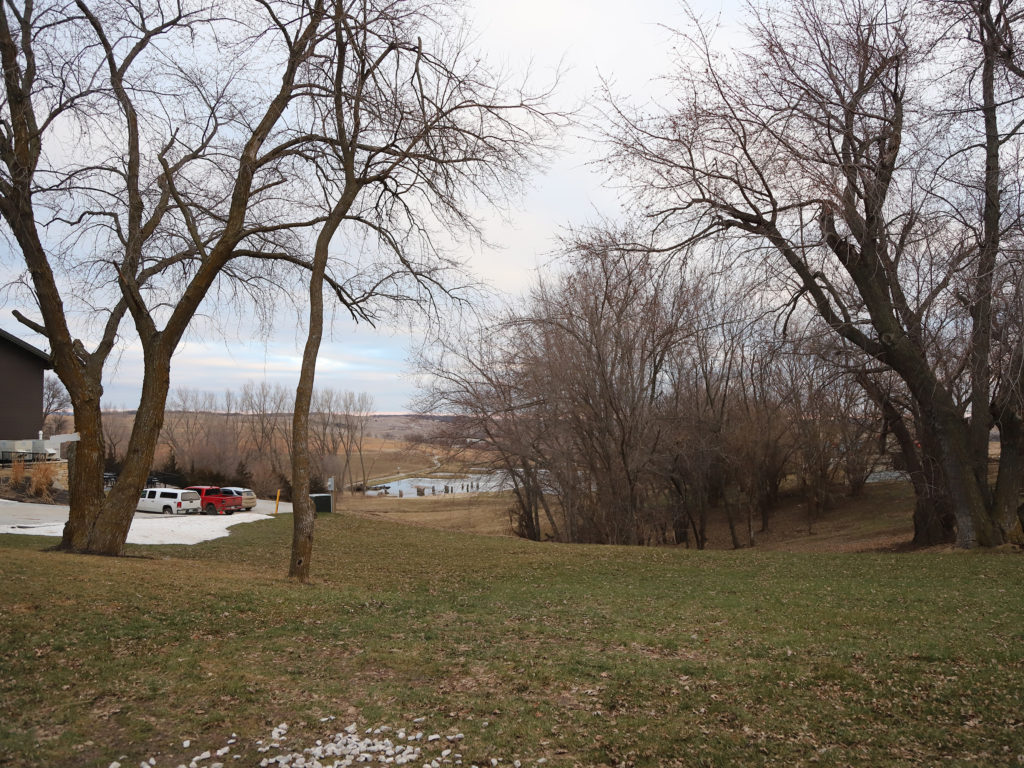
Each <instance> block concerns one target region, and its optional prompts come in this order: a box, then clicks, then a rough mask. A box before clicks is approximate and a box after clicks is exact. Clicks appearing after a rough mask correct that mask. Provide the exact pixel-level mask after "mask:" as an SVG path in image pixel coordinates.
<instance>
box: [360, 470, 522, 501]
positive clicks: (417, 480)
mask: <svg viewBox="0 0 1024 768" xmlns="http://www.w3.org/2000/svg"><path fill="white" fill-rule="evenodd" d="M383 485H386V486H388V490H387V491H386V494H387V495H388V496H397V495H398V492H399V491H401V492H402V496H403V497H409V496H411V497H413V498H416V495H417V494H416V488H417V487H420V488H423V489H424V490H423V495H424V496H440V495H442V494H444V492H445V490H444V489H445V486H447V487H448V492H449V493H481V492H486V491H500V490H501V489H502V488H504V478H503V476H502V474H501V473H500V472H474V473H471V474H467V475H462V476H453V475H435V476H433V477H403V478H402V479H401V480H392V481H390V482H387V483H383ZM383 494H385V491H367V492H366V495H367V496H381V495H383Z"/></svg>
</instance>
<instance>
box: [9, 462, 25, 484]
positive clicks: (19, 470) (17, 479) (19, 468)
mask: <svg viewBox="0 0 1024 768" xmlns="http://www.w3.org/2000/svg"><path fill="white" fill-rule="evenodd" d="M24 482H25V460H24V459H22V458H15V459H13V460H12V461H11V485H21V484H22V483H24Z"/></svg>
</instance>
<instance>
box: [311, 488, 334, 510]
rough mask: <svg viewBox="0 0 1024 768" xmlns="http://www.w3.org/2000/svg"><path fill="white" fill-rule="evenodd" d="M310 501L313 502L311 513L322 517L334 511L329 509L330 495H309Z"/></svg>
mask: <svg viewBox="0 0 1024 768" xmlns="http://www.w3.org/2000/svg"><path fill="white" fill-rule="evenodd" d="M309 498H310V500H311V501H312V502H313V511H314V512H315V513H316V514H318V515H324V514H327V513H329V512H333V511H334V510H333V509H332V508H331V494H329V493H311V494H309Z"/></svg>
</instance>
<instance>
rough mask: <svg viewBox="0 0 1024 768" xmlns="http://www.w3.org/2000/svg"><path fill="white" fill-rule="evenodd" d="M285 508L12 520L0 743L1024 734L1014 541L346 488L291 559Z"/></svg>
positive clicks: (797, 739) (106, 749)
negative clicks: (784, 540)
mask: <svg viewBox="0 0 1024 768" xmlns="http://www.w3.org/2000/svg"><path fill="white" fill-rule="evenodd" d="M290 524H291V519H290V517H287V516H282V517H280V518H277V519H271V520H267V521H266V522H260V523H253V524H249V525H243V526H239V527H237V528H235V529H234V532H233V534H232V535H231V536H230V537H228V538H225V539H219V540H216V541H212V542H208V543H206V544H202V545H199V546H194V547H131V548H130V550H131V554H132V555H136V557H129V558H122V559H109V558H96V557H78V556H69V555H59V554H52V553H45V552H41V551H40V549H41V548H42V547H43V546H45V545H47V544H50V543H52V540H46V539H40V538H32V537H26V536H0V578H2V581H3V595H2V597H0V648H2V654H3V656H2V659H3V661H2V667H0V764H2V765H5V766H12V767H13V766H44V765H45V766H61V765H69V766H70V765H74V766H89V765H95V766H103V768H106V766H108V765H109V764H110V762H111V761H113V760H116V759H119V758H121V757H122V756H124V757H125V759H123V760H121V762H122V764H123V765H124V766H126V768H127V767H128V766H131V767H132V768H134V766H137V765H139V762H140V761H142V760H145V759H148V758H149V757H155V759H156V765H157V766H176V765H178V764H180V763H184V764H186V765H187V764H188V763H189V761H190V760H191V759H192V758H193V757H194V756H196V755H197V754H199V753H200V752H202V751H203V750H207V749H216V748H217V747H219V746H221V745H223V744H225V743H226V740H227V739H228V738H230V737H231V734H233V733H234V734H237V739H238V741H237V743H236V744H234V745H233V746H232V754H240V755H241V757H240V759H238V760H232V759H231V758H232V755H231V754H229V755H228V756H227V757H226V758H216V757H214V758H212V759H213V760H225V766H226V767H227V766H231V765H243V766H250V765H259V763H260V760H262V759H264V758H266V757H268V756H272V755H273V754H275V753H276V751H275V752H268V753H261V752H258V751H257V750H258V745H257V740H261V739H262V740H264V741H266V740H267V739H268V738H269V733H270V729H271V728H272V727H273V726H275V725H277V724H278V723H281V722H287V723H288V724H289V726H290V730H289V733H288V742H287V743H288V744H290V745H292V748H301V746H310V745H312V744H313V743H314V742H315V740H316V739H322V738H327V737H329V736H330V734H332V733H334V732H335V731H337V730H340V729H341V727H343V726H344V725H347V724H348V723H349V722H356V723H358V724H359V726H360V729H361V730H362V729H364V728H367V727H372V726H379V725H388V726H391V727H393V728H395V729H398V728H401V727H406V728H410V729H417V730H422V731H424V732H426V733H438V734H441V735H448V734H455V733H456V732H459V733H463V734H464V735H465V738H464V740H463V741H461V742H459V743H458V751H459V754H461V755H462V756H463V758H462V759H463V764H464V765H466V766H469V765H471V764H477V765H480V766H484V765H485V764H486V765H487V766H490V765H491V763H490V758H492V757H493V758H498V759H500V760H501V763H500V765H502V766H509V765H511V764H512V761H513V760H517V759H518V760H520V761H521V762H522V764H523V765H524V766H525V765H534V764H536V761H538V760H539V759H541V758H544V759H546V764H547V765H556V766H558V765H583V766H590V765H638V766H639V765H644V766H672V765H679V766H705V765H706V766H726V765H745V766H746V765H751V766H756V765H779V766H797V765H811V764H815V765H825V766H829V765H835V766H840V765H863V766H874V765H896V766H899V765H907V766H909V765H934V764H937V763H939V762H942V764H943V765H968V764H976V765H985V766H991V765H1019V764H1020V763H1021V762H1024V712H1022V706H1021V705H1022V702H1024V559H1022V558H1021V556H1020V555H1017V554H1013V553H1008V552H999V553H987V554H979V553H948V552H947V553H927V554H925V553H918V554H843V553H834V554H821V553H817V554H816V553H785V552H772V551H756V550H754V551H749V550H748V551H741V552H735V553H734V552H702V553H701V552H695V551H687V550H682V549H648V550H640V549H625V548H613V547H582V546H555V545H551V544H544V545H541V544H532V543H529V542H522V541H517V540H514V539H510V538H500V537H487V536H474V535H469V534H463V533H453V532H446V531H439V530H434V529H430V528H424V527H418V526H411V525H402V524H398V523H393V522H390V521H388V520H384V519H371V518H367V517H365V516H356V515H351V514H339V515H335V516H325V517H321V518H320V519H319V520H318V523H317V543H316V550H315V555H314V572H315V574H316V580H315V583H314V584H312V585H309V586H305V587H300V586H297V585H294V584H291V583H289V582H288V581H287V579H286V578H284V573H285V572H286V568H287V559H288V546H289V542H290V536H291V530H290ZM328 716H336V717H337V721H335V722H327V723H325V722H321V718H324V717H328ZM418 718H425V720H423V721H421V722H420V723H414V721H415V720H416V719H418ZM185 739H188V740H190V741H191V745H190V747H189V748H184V747H183V746H182V742H183V740H185ZM447 746H450V745H448V743H447V742H446V741H445V740H444V739H442V740H441V741H440V742H435V743H433V744H429V745H428V744H426V743H424V744H423V750H424V756H425V757H426V759H425V760H424V761H423V762H427V763H429V761H430V759H431V758H438V759H440V755H441V750H442V749H443V748H445V747H447ZM445 759H446V760H447V761H449V762H453V761H454V756H453V755H449V756H448V757H447V758H445ZM210 763H211V760H207V761H205V762H200V765H209V764H210Z"/></svg>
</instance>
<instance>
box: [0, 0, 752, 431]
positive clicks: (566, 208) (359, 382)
mask: <svg viewBox="0 0 1024 768" xmlns="http://www.w3.org/2000/svg"><path fill="white" fill-rule="evenodd" d="M723 2H724V3H725V4H724V6H723ZM700 7H702V8H704V11H703V12H704V13H706V14H718V13H720V12H721V13H723V16H727V15H728V14H729V13H731V10H732V9H733V8H735V4H734V3H733V2H730V1H729V0H701V5H700ZM723 7H724V8H725V9H727V10H726V11H724V12H723V10H722V9H723ZM468 14H469V15H470V18H471V19H472V23H473V26H474V28H475V29H476V30H477V31H478V33H479V46H480V47H481V48H482V50H483V51H484V53H485V56H487V57H488V58H491V59H496V60H497V61H499V62H503V63H505V65H506V66H507V67H510V68H513V69H520V68H524V67H526V66H531V67H532V69H533V71H534V72H535V73H536V76H537V82H539V83H544V82H546V81H547V80H548V79H549V78H550V77H551V74H552V72H553V71H554V70H555V69H556V68H557V67H558V65H559V63H561V65H562V67H563V68H564V70H565V72H564V75H563V77H562V80H561V84H560V88H559V92H558V104H557V106H559V107H561V108H571V107H575V106H577V105H578V104H579V103H582V102H586V101H588V100H590V101H593V99H592V98H590V97H592V96H593V95H594V93H595V92H596V90H597V88H598V86H599V76H601V75H603V76H604V77H605V78H606V79H609V80H610V81H611V82H612V83H613V85H614V89H615V91H616V92H617V93H620V94H628V95H629V96H630V98H632V99H634V100H640V101H643V100H645V99H648V100H649V99H652V98H654V94H655V93H657V86H656V85H652V84H651V81H652V80H653V79H654V78H656V77H657V76H658V75H660V74H663V73H665V71H666V70H667V68H668V65H669V61H670V52H671V46H672V43H671V40H670V35H669V33H668V32H667V31H666V30H665V29H664V28H663V27H662V26H660V25H662V24H664V25H669V26H678V25H679V24H681V23H682V12H681V10H680V4H679V2H677V0H631V2H628V3H624V2H621V0H620V1H619V2H613V1H612V0H517V1H515V2H508V1H504V0H471V1H470V2H469V3H468ZM723 20H724V21H726V22H728V21H729V20H730V19H728V18H724V19H723ZM595 156H596V152H595V150H594V148H593V147H592V146H591V145H590V144H589V143H588V142H587V141H585V140H583V139H582V138H580V137H578V136H576V135H573V134H570V135H567V136H566V137H565V149H564V151H563V152H562V153H561V154H560V155H559V156H558V157H557V158H556V159H555V162H554V163H553V165H552V166H551V167H550V168H549V169H548V171H547V173H545V174H538V175H537V176H536V177H535V178H533V179H532V183H531V188H530V191H529V192H528V194H527V195H526V197H525V199H523V200H522V201H521V202H520V203H519V204H517V205H516V206H515V207H514V208H513V209H512V210H510V211H508V212H506V218H507V221H502V220H501V218H500V217H497V216H495V217H489V218H488V222H489V224H488V231H487V237H488V239H489V240H490V241H491V242H493V243H495V244H497V245H498V246H499V247H498V248H495V249H487V250H481V249H467V250H465V251H463V252H462V253H461V254H460V256H461V257H462V258H464V259H466V260H467V261H468V264H469V267H470V269H471V270H472V272H473V273H474V274H475V275H476V276H477V277H479V278H480V279H482V280H484V281H486V282H488V283H490V284H491V285H494V286H496V287H498V288H500V289H501V290H503V291H506V292H509V293H518V292H520V291H522V290H523V289H524V288H525V287H526V286H527V285H528V284H529V283H530V281H531V280H532V278H533V275H534V274H535V272H536V269H537V268H538V266H540V265H542V264H543V263H545V261H547V260H548V259H549V258H550V254H551V252H552V250H553V248H554V246H555V237H556V236H557V234H558V233H559V231H561V230H563V229H564V228H565V227H567V226H570V225H580V224H585V223H587V222H593V221H595V220H596V219H597V217H598V214H601V215H607V216H614V215H615V212H616V210H617V201H616V195H615V193H614V192H613V191H612V190H611V189H609V188H607V187H602V181H603V178H602V176H601V175H600V173H599V171H598V170H597V169H594V168H591V167H589V166H588V161H590V160H592V159H593V158H594V157H595ZM13 308H14V306H13V305H12V304H11V303H10V302H8V304H7V305H6V306H4V307H3V312H2V314H0V327H2V328H4V329H5V330H7V331H9V332H11V333H14V334H15V335H18V336H20V337H21V338H23V339H25V340H26V341H28V342H30V343H34V344H36V345H37V346H40V347H42V348H44V349H46V348H47V344H46V341H45V339H42V338H41V337H35V336H33V335H32V334H30V333H28V332H27V331H26V329H25V328H24V327H22V326H21V325H20V324H19V323H18V322H17V321H16V320H14V318H13V317H12V316H11V309H13ZM22 309H23V311H26V314H30V315H35V314H36V313H35V312H32V311H31V310H30V308H22ZM293 317H294V312H293V311H291V310H285V311H282V312H281V313H280V314H279V315H278V317H277V321H276V322H277V325H276V326H275V329H274V332H273V334H272V335H270V336H269V337H267V338H253V337H252V332H251V330H249V329H250V326H249V324H248V321H247V320H242V321H240V322H239V323H238V324H236V325H235V326H234V327H230V328H225V329H224V333H223V334H214V333H210V334H205V333H204V334H203V336H205V337H206V338H197V337H196V336H197V334H193V337H192V338H189V339H187V340H186V341H185V342H184V343H183V344H182V345H181V347H180V349H179V351H178V353H177V355H176V356H175V358H174V362H173V365H172V369H171V386H172V388H174V387H190V388H193V389H199V390H205V391H209V392H215V393H221V392H223V390H225V389H227V388H231V389H234V390H236V391H237V390H239V389H241V387H242V385H243V384H244V383H245V382H246V381H248V380H254V381H262V380H266V381H268V382H270V383H278V382H279V383H282V384H284V385H286V386H288V387H294V385H295V383H296V381H297V379H298V367H299V361H300V356H301V348H302V344H303V342H304V335H303V334H304V332H303V331H302V329H301V328H299V327H298V323H297V322H295V321H294V320H293V319H292V318H293ZM417 342H418V339H417V338H416V334H415V333H410V332H408V331H403V330H396V329H381V330H376V331H375V330H373V329H371V328H368V327H360V328H355V327H353V326H352V324H351V323H349V322H346V321H338V322H336V323H335V324H334V327H333V331H332V333H331V334H330V335H329V336H325V339H324V343H323V345H322V347H321V351H320V358H319V363H318V368H317V378H316V383H317V386H322V387H332V388H335V389H342V390H352V391H355V392H369V393H370V394H371V395H373V397H374V401H375V406H376V409H377V410H378V411H383V412H395V411H405V410H408V408H409V406H410V401H411V399H412V397H413V395H414V394H415V392H414V386H413V381H412V378H411V376H410V373H409V368H408V364H407V362H406V361H407V358H408V356H409V353H410V350H411V349H412V348H413V347H414V346H415V345H416V344H417ZM113 362H114V363H116V364H112V365H111V366H110V370H109V373H108V378H107V379H106V381H105V396H104V403H105V405H106V406H107V407H114V408H129V409H131V408H134V407H135V405H136V404H137V402H138V397H139V390H140V386H141V364H142V363H141V355H140V354H139V353H138V350H137V348H136V347H133V346H132V345H128V346H126V347H125V348H124V349H123V350H122V352H121V355H120V357H119V358H118V359H117V360H116V361H113Z"/></svg>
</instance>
